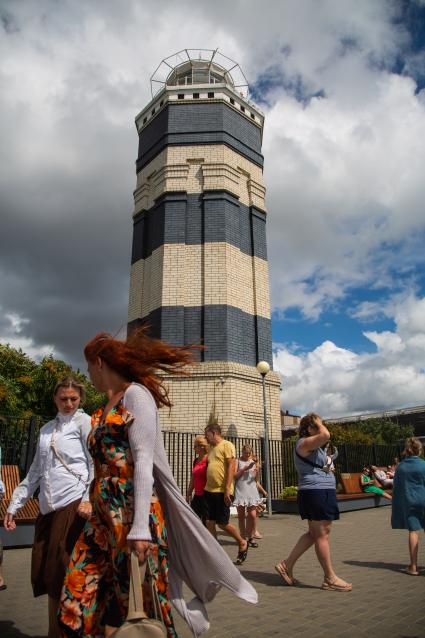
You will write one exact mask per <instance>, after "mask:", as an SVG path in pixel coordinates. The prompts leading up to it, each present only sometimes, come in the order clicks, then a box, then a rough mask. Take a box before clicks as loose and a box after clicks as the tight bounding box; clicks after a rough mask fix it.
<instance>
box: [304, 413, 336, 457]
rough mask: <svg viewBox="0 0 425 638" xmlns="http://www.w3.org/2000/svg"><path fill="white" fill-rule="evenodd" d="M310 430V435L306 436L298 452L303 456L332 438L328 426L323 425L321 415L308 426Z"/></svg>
mask: <svg viewBox="0 0 425 638" xmlns="http://www.w3.org/2000/svg"><path fill="white" fill-rule="evenodd" d="M308 432H309V436H306V437H305V438H304V439H303V440H302V441H301V443H300V445H299V447H298V452H299V454H300V455H301V456H308V455H309V454H310V453H311V452H313V451H314V450H317V449H318V448H319V447H322V445H324V444H325V443H327V442H328V441H329V439H330V438H331V435H330V433H329V430H328V428H327V427H326V426H325V425H323V423H322V419H321V418H320V417H317V418H316V419H314V421H313V423H312V425H311V426H309V428H308Z"/></svg>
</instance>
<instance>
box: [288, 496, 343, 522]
mask: <svg viewBox="0 0 425 638" xmlns="http://www.w3.org/2000/svg"><path fill="white" fill-rule="evenodd" d="M297 502H298V511H299V513H300V516H301V518H302V519H305V518H306V519H308V520H309V521H337V520H338V519H339V509H338V502H337V500H336V490H298V497H297Z"/></svg>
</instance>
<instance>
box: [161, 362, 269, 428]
mask: <svg viewBox="0 0 425 638" xmlns="http://www.w3.org/2000/svg"><path fill="white" fill-rule="evenodd" d="M187 370H188V372H190V374H189V375H179V376H173V375H161V376H162V377H163V378H164V380H165V385H166V387H167V389H168V392H169V397H170V400H171V403H172V404H173V406H172V408H171V410H168V409H167V408H163V409H162V410H161V412H160V416H161V426H162V428H163V429H165V430H176V431H179V432H196V433H203V431H204V428H205V426H206V425H207V424H208V421H209V419H210V418H211V417H215V418H216V420H217V422H218V423H219V424H220V425H221V426H222V428H223V434H224V435H225V436H226V435H229V436H246V437H254V438H256V437H260V436H263V435H264V411H263V388H262V379H261V377H260V375H259V374H258V372H257V370H256V368H254V367H251V366H246V365H242V364H238V363H231V362H226V361H214V362H205V363H199V364H197V365H193V366H190V367H188V369H187ZM280 385H281V379H280V376H279V374H278V373H277V372H269V374H268V375H267V377H266V401H267V415H268V424H269V437H270V438H272V439H280V438H281V423H280Z"/></svg>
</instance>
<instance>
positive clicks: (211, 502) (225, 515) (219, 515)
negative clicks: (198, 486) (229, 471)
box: [204, 492, 230, 525]
mask: <svg viewBox="0 0 425 638" xmlns="http://www.w3.org/2000/svg"><path fill="white" fill-rule="evenodd" d="M204 495H205V499H206V501H207V507H208V520H209V521H215V522H216V523H218V524H219V525H227V524H228V522H229V518H230V507H229V506H228V505H226V503H225V502H224V494H223V492H204Z"/></svg>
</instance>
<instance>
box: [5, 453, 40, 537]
mask: <svg viewBox="0 0 425 638" xmlns="http://www.w3.org/2000/svg"><path fill="white" fill-rule="evenodd" d="M1 478H2V481H3V483H4V487H5V496H4V498H3V499H2V500H1V501H0V538H1V540H2V542H3V545H4V547H26V546H28V545H32V539H33V536H34V525H35V521H36V518H37V516H38V514H39V512H40V509H39V506H38V500H37V499H35V498H30V499H28V501H27V502H26V503H25V505H24V507H22V508H21V509H19V510H18V511H17V512H16V515H15V521H16V526H17V527H16V529H15V530H13V531H12V532H7V531H6V530H5V529H4V527H3V519H4V517H5V514H6V510H7V508H8V507H9V503H10V499H11V498H12V494H13V490H14V489H15V487H17V486H18V485H19V483H20V482H21V480H20V477H19V468H18V466H17V465H3V466H2V468H1Z"/></svg>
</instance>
